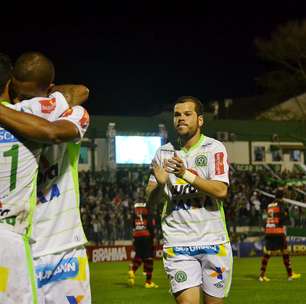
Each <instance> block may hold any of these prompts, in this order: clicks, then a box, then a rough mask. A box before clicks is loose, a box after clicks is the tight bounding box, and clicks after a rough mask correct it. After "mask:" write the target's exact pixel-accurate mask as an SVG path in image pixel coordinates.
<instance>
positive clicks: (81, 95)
mask: <svg viewBox="0 0 306 304" xmlns="http://www.w3.org/2000/svg"><path fill="white" fill-rule="evenodd" d="M56 91H58V92H61V93H62V94H63V95H64V96H65V98H66V100H67V102H68V104H69V105H70V106H71V107H72V106H76V105H81V104H82V103H84V102H85V101H86V100H87V99H88V96H89V89H88V88H87V87H86V86H84V85H82V84H63V85H55V86H53V87H52V89H51V92H50V93H53V92H56Z"/></svg>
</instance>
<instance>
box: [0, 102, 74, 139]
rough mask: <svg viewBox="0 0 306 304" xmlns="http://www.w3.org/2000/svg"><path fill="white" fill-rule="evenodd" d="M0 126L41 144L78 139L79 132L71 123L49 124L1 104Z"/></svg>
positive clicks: (62, 121)
mask: <svg viewBox="0 0 306 304" xmlns="http://www.w3.org/2000/svg"><path fill="white" fill-rule="evenodd" d="M0 124H1V125H3V126H5V127H6V128H8V129H9V130H13V131H14V132H16V133H17V134H19V135H20V136H22V137H24V138H27V139H30V140H32V141H37V142H41V143H48V144H59V143H62V142H67V141H71V140H74V139H76V138H78V137H79V131H78V129H77V127H76V126H75V125H74V124H73V123H72V122H69V121H66V120H58V121H54V122H49V121H47V120H45V119H43V118H40V117H38V116H35V115H32V114H28V113H24V112H19V111H15V110H13V109H10V108H8V107H6V106H4V105H1V104H0Z"/></svg>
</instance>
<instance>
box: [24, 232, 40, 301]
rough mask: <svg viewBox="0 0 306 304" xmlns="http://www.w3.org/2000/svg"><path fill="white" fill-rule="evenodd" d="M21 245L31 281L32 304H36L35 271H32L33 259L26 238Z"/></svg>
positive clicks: (25, 237)
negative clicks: (22, 245)
mask: <svg viewBox="0 0 306 304" xmlns="http://www.w3.org/2000/svg"><path fill="white" fill-rule="evenodd" d="M23 243H24V249H25V253H26V259H27V267H28V272H29V275H30V281H31V288H32V297H33V304H38V297H37V288H36V278H35V270H34V265H33V257H32V254H31V247H30V244H29V238H28V237H27V236H23Z"/></svg>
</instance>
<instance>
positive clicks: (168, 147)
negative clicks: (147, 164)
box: [157, 142, 175, 153]
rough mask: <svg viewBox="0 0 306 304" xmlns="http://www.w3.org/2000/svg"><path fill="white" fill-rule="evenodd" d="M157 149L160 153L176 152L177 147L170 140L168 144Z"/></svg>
mask: <svg viewBox="0 0 306 304" xmlns="http://www.w3.org/2000/svg"><path fill="white" fill-rule="evenodd" d="M157 151H158V152H160V153H167V152H174V151H175V149H174V146H173V145H172V144H171V142H168V143H167V144H165V145H162V146H160V147H159V148H158V150H157Z"/></svg>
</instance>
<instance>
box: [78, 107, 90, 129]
mask: <svg viewBox="0 0 306 304" xmlns="http://www.w3.org/2000/svg"><path fill="white" fill-rule="evenodd" d="M79 123H80V125H81V127H82V128H83V129H85V128H87V127H88V124H89V115H88V112H87V111H86V110H84V113H83V116H82V118H81V119H80V121H79Z"/></svg>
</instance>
